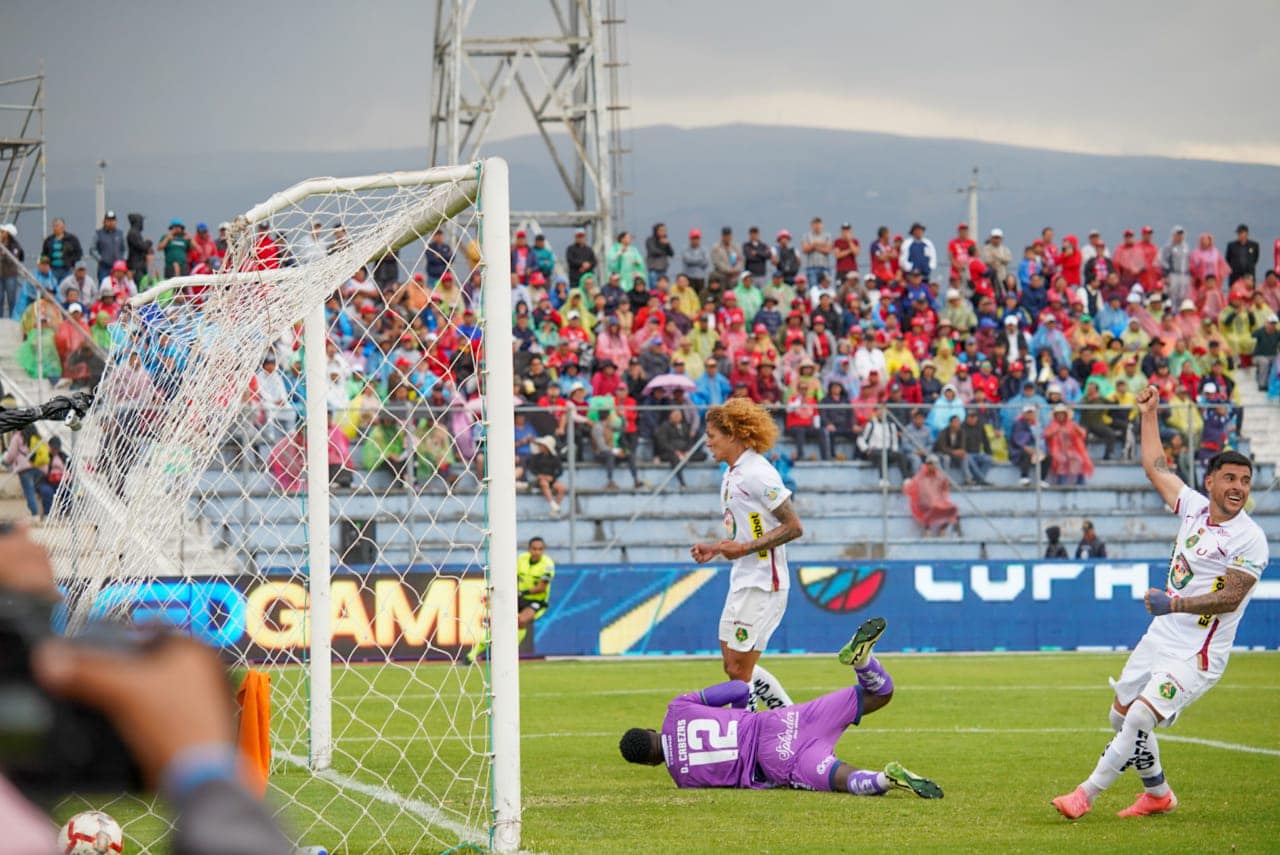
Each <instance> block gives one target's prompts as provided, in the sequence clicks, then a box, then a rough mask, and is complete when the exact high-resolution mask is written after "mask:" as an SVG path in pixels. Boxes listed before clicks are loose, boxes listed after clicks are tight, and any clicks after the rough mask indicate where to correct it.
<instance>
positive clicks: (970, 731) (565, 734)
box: [334, 727, 1280, 757]
mask: <svg viewBox="0 0 1280 855" xmlns="http://www.w3.org/2000/svg"><path fill="white" fill-rule="evenodd" d="M857 732H858V733H875V734H893V733H916V734H942V735H953V736H970V735H977V736H981V735H995V736H999V735H1013V734H1023V735H1035V734H1045V735H1048V734H1052V733H1111V732H1112V731H1111V729H1110V728H1108V727H859V728H858V730H857ZM617 735H618V734H617V733H616V732H614V731H553V732H550V733H522V734H520V738H521V739H582V738H584V737H585V738H588V739H603V738H605V737H609V736H617ZM1158 738H1159V739H1161V740H1164V741H1168V742H1185V743H1187V744H1189V745H1202V746H1204V747H1206V748H1219V749H1222V750H1223V751H1238V752H1241V753H1243V754H1264V755H1267V756H1269V757H1280V749H1277V748H1263V747H1260V746H1257V745H1241V744H1238V743H1235V742H1220V741H1218V740H1216V739H1202V738H1200V737H1198V736H1178V735H1177V734H1171V733H1163V732H1161V733H1159V734H1158ZM469 739H473V737H466V736H422V735H413V736H348V737H342V736H339V737H337V739H335V740H334V741H335V743H336V744H337V745H339V746H341V745H342V744H343V743H374V742H389V743H408V742H415V741H418V740H424V741H431V742H443V741H448V740H454V741H467V740H469Z"/></svg>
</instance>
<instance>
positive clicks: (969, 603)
mask: <svg viewBox="0 0 1280 855" xmlns="http://www.w3.org/2000/svg"><path fill="white" fill-rule="evenodd" d="M1167 566H1168V562H1167V561H1165V560H1160V561H1041V562H986V563H975V562H969V561H964V562H960V561H935V562H928V563H926V562H919V561H886V562H878V563H866V562H839V561H837V562H831V563H829V564H812V563H810V564H802V565H800V566H798V567H794V568H793V580H792V581H793V585H792V588H791V594H790V598H789V601H788V605H787V615H786V618H785V619H784V620H783V622H782V626H781V627H779V629H778V631H777V632H776V633H774V636H773V638H772V640H771V641H770V643H769V650H770V651H773V652H792V653H812V652H829V651H831V650H834V649H836V648H838V647H839V646H840V645H841V644H843V643H844V642H845V641H846V640H847V639H848V637H849V634H850V633H851V632H852V630H853V629H854V628H856V626H857V625H858V623H859V622H861V621H862V620H863V619H865V618H867V617H870V616H872V615H881V616H883V617H885V618H887V619H888V621H889V625H890V627H891V628H892V631H891V632H890V633H889V634H887V635H886V636H885V640H884V642H883V649H889V650H909V651H1002V650H1022V651H1029V650H1076V649H1081V648H1084V649H1089V648H1116V647H1120V648H1128V647H1132V646H1133V645H1134V644H1135V643H1136V642H1137V640H1138V638H1139V637H1140V636H1141V635H1142V632H1143V631H1144V629H1145V627H1146V624H1147V621H1148V620H1149V616H1148V615H1147V613H1146V610H1145V608H1144V606H1143V603H1142V595H1143V593H1144V592H1145V591H1146V590H1147V589H1148V588H1149V587H1153V586H1154V587H1163V586H1164V577H1165V573H1166V568H1167ZM1268 577H1271V580H1272V581H1263V582H1261V583H1260V585H1259V588H1258V590H1257V591H1256V592H1255V594H1254V597H1253V600H1252V602H1251V603H1250V605H1249V608H1248V611H1247V613H1246V616H1245V619H1244V621H1243V623H1242V624H1241V627H1240V630H1239V632H1238V633H1237V635H1236V644H1237V645H1239V646H1244V647H1257V648H1266V649H1271V650H1274V649H1278V648H1280V581H1274V580H1276V579H1277V577H1280V561H1273V562H1272V563H1271V565H1270V566H1269V567H1268V571H1267V572H1266V573H1264V574H1263V579H1264V580H1266V579H1267V578H1268ZM728 581H729V573H728V568H727V567H708V568H701V567H694V566H691V565H686V564H679V565H674V564H667V565H632V566H627V567H622V566H617V567H580V566H579V567H566V568H563V569H562V570H559V571H557V573H556V580H555V585H554V587H553V588H552V600H553V605H552V607H551V608H550V609H549V610H548V612H547V614H546V615H545V616H544V617H543V618H541V619H540V620H539V621H537V623H536V624H535V626H536V629H537V631H536V637H535V642H534V643H535V646H536V649H537V652H538V653H540V654H545V655H561V654H583V653H603V654H632V655H662V654H678V653H704V652H716V653H717V654H718V653H719V645H718V642H717V639H716V631H717V627H718V624H719V617H720V610H721V607H722V606H723V604H724V597H725V591H726V590H727V588H728Z"/></svg>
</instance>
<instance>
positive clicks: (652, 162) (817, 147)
mask: <svg viewBox="0 0 1280 855" xmlns="http://www.w3.org/2000/svg"><path fill="white" fill-rule="evenodd" d="M630 136H631V139H630V147H631V149H632V153H631V154H630V155H628V159H627V162H626V163H627V166H626V172H627V174H626V176H625V177H624V185H625V187H626V188H627V189H628V190H630V192H631V195H630V196H629V197H628V198H627V199H626V203H625V218H624V221H623V225H624V226H626V227H628V228H631V229H633V230H634V231H635V232H637V234H638V236H639V237H641V238H643V236H644V235H645V234H647V233H648V231H649V228H650V226H651V225H652V223H654V222H656V221H658V220H661V221H664V222H666V223H667V224H668V226H669V227H670V229H671V233H672V235H674V236H675V237H676V244H677V246H681V245H683V242H684V233H685V232H686V231H687V229H688V228H689V227H691V226H695V225H696V226H698V227H700V228H702V229H703V231H704V232H705V233H707V234H708V235H711V236H712V239H714V234H715V232H716V231H717V230H718V229H719V227H720V226H721V225H726V224H728V225H733V226H734V228H735V232H736V233H737V235H738V236H739V237H742V236H744V235H745V231H746V227H747V225H749V224H751V225H759V226H760V227H761V228H762V229H763V230H764V232H765V235H766V237H767V238H769V239H772V236H773V234H774V233H775V232H776V230H777V229H778V228H780V227H786V228H789V229H791V231H792V232H798V231H800V230H803V229H805V228H807V224H808V221H809V219H810V217H812V216H813V215H814V214H820V215H822V216H823V217H824V219H825V220H826V222H827V224H828V226H829V227H830V228H831V229H832V230H833V231H834V230H835V228H836V227H837V226H838V225H839V223H840V222H841V221H842V220H849V221H850V222H852V223H853V224H854V227H855V231H856V233H857V234H858V235H859V236H860V237H862V238H863V239H864V241H866V240H867V239H869V238H871V237H873V236H874V231H875V227H876V226H878V225H881V224H884V225H888V226H889V227H890V228H891V229H893V230H894V231H895V232H904V231H906V228H907V226H909V225H910V223H911V222H912V221H913V220H920V221H921V222H924V223H925V224H926V225H927V226H928V227H929V234H930V235H931V236H932V237H933V238H934V239H935V241H937V242H939V243H940V244H945V242H946V240H947V239H949V238H950V237H951V235H952V234H953V233H954V227H955V225H956V223H958V222H959V221H960V220H962V219H964V218H965V215H966V210H967V207H966V201H965V196H964V194H963V193H960V192H957V191H958V190H959V188H961V187H963V186H964V185H965V184H966V182H967V181H968V178H969V172H970V170H971V169H972V167H974V166H978V167H979V168H980V183H981V184H982V185H983V186H984V187H987V188H990V189H985V190H983V192H982V193H981V203H982V204H981V210H980V223H981V227H982V231H983V232H984V234H985V232H986V230H987V229H989V228H991V227H992V226H997V225H998V226H1001V227H1002V228H1004V230H1005V233H1006V235H1007V236H1008V239H1009V241H1010V242H1011V243H1012V244H1013V245H1014V246H1015V247H1016V246H1021V245H1023V244H1025V243H1026V242H1028V241H1030V239H1031V238H1032V237H1033V236H1034V235H1035V234H1038V232H1039V229H1040V227H1041V226H1044V225H1053V226H1055V227H1056V228H1057V231H1058V236H1059V238H1061V236H1062V235H1064V234H1067V233H1069V232H1074V233H1076V234H1079V235H1080V236H1081V237H1082V238H1083V236H1084V235H1085V234H1086V233H1087V232H1088V231H1089V229H1090V228H1091V227H1096V228H1099V229H1101V230H1102V232H1103V235H1104V238H1105V239H1106V240H1107V242H1108V243H1111V244H1114V243H1116V242H1118V240H1119V238H1120V233H1121V231H1122V230H1123V229H1124V228H1125V227H1126V226H1132V227H1135V228H1137V227H1139V226H1142V225H1147V224H1149V225H1151V226H1153V227H1155V229H1156V233H1157V237H1158V239H1159V240H1160V241H1161V242H1163V241H1164V240H1165V239H1166V238H1167V235H1168V232H1169V228H1170V226H1172V225H1173V224H1175V223H1177V224H1181V225H1183V226H1184V227H1185V228H1186V229H1187V231H1188V232H1189V233H1190V234H1191V235H1192V236H1193V237H1194V236H1195V235H1196V234H1198V233H1199V232H1201V231H1210V232H1212V233H1213V234H1214V235H1215V236H1216V238H1217V240H1218V243H1219V245H1221V244H1222V243H1224V242H1225V241H1227V240H1229V239H1230V238H1231V237H1232V235H1233V232H1234V229H1235V226H1236V224H1237V223H1239V222H1241V221H1244V222H1247V223H1249V224H1250V226H1251V227H1252V229H1253V231H1254V235H1255V237H1256V238H1257V239H1258V240H1260V241H1262V242H1263V244H1264V247H1267V249H1268V251H1267V252H1265V253H1264V256H1265V259H1266V260H1269V259H1270V253H1269V245H1270V242H1271V241H1272V240H1274V238H1275V237H1276V235H1277V234H1280V167H1273V166H1258V165H1251V164H1234V163H1218V162H1214V161H1203V160H1179V159H1173V158H1162V157H1119V156H1098V155H1084V154H1066V153H1062V152H1055V151H1048V150H1044V149H1032V148H1020V147H1016V146H1008V145H995V144H990V143H980V142H970V141H966V140H948V139H922V138H913V137H900V136H893V135H889V134H874V133H861V132H851V131H831V130H815V129H807V128H784V127H771V126H760V125H731V126H724V127H715V128H699V129H693V130H685V129H680V128H675V127H668V126H654V127H646V128H640V129H637V130H635V131H633V132H632V133H631V135H630ZM490 152H491V153H492V154H497V155H502V156H503V157H506V158H507V159H508V161H509V162H510V164H511V176H512V207H513V208H514V209H516V210H521V209H524V210H537V209H541V210H547V209H551V208H555V207H558V206H564V205H566V204H567V203H566V198H565V196H564V192H563V190H562V188H561V186H560V183H559V179H558V177H557V176H556V173H555V171H554V169H553V167H552V166H551V165H550V164H549V162H548V161H547V158H546V157H545V155H544V154H543V149H542V143H541V141H540V140H539V138H537V137H534V136H528V137H521V138H517V139H512V140H507V141H504V142H497V143H494V144H493V145H492V146H490ZM424 158H425V154H424V152H422V151H414V150H394V151H385V150H384V151H378V150H370V151H362V152H336V153H313V152H252V153H244V152H240V153H212V154H190V155H181V156H165V157H151V158H145V159H144V158H128V159H122V160H120V161H118V162H113V163H112V164H111V165H110V167H109V169H108V178H107V182H108V204H109V205H110V206H111V207H113V208H115V209H116V210H117V211H118V212H119V213H120V214H121V218H122V221H123V215H124V213H125V212H127V211H132V210H137V211H142V212H144V213H145V214H147V215H148V228H147V231H148V232H149V233H151V234H154V235H159V234H161V233H162V232H163V229H164V226H165V223H166V222H167V221H168V219H169V218H170V217H172V216H178V217H181V218H183V219H184V220H185V221H186V222H187V223H188V225H193V224H194V223H195V222H197V221H199V220H205V221H208V222H209V223H210V224H211V225H212V224H215V223H216V222H218V221H219V220H223V219H229V218H230V217H232V216H233V215H235V214H236V213H238V212H241V211H244V210H246V209H247V208H248V207H249V206H251V205H253V204H254V203H256V202H258V201H261V200H262V199H264V198H266V197H267V196H268V195H269V194H270V193H272V192H274V191H275V190H278V189H281V188H282V187H284V186H286V185H288V184H290V183H292V182H294V181H298V180H301V179H303V178H308V177H311V176H314V175H342V174H360V173H365V172H376V171H384V170H388V169H414V168H419V167H421V166H422V165H423V162H424ZM93 174H94V173H93V167H92V165H91V164H86V165H84V166H82V167H76V166H67V165H65V164H59V163H57V162H56V161H55V162H52V163H50V173H49V202H50V215H51V216H53V215H58V214H62V215H64V216H66V217H67V219H68V220H69V221H70V223H71V228H72V230H73V231H76V232H77V233H79V234H80V236H81V237H82V238H85V237H87V236H88V235H89V234H91V233H92V230H93V228H92V223H91V220H92V218H93ZM37 229H38V225H37V224H36V222H35V221H34V219H31V218H28V219H27V220H26V221H25V222H23V223H22V238H23V241H24V243H25V244H26V245H27V246H28V247H30V246H32V243H33V241H34V240H35V239H36V235H35V234H34V232H35V231H36V230H37ZM552 238H553V241H554V242H555V243H557V244H562V243H563V241H564V236H563V235H554V234H553V235H552Z"/></svg>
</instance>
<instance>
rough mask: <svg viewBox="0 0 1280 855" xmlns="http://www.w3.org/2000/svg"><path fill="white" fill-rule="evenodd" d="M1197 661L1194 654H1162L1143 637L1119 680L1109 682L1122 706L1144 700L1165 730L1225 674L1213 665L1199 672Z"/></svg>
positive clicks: (1220, 664)
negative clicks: (1160, 718)
mask: <svg viewBox="0 0 1280 855" xmlns="http://www.w3.org/2000/svg"><path fill="white" fill-rule="evenodd" d="M1197 659H1198V657H1197V655H1196V654H1194V653H1192V654H1190V655H1189V656H1181V655H1178V654H1169V653H1165V652H1163V651H1161V650H1160V649H1159V647H1158V646H1157V644H1156V643H1155V642H1154V641H1152V640H1151V639H1150V638H1148V637H1147V636H1145V635H1144V636H1143V637H1142V640H1141V641H1139V642H1138V646H1137V647H1135V648H1133V652H1132V653H1130V654H1129V660H1128V661H1127V662H1125V663H1124V670H1122V671H1121V672H1120V677H1119V678H1118V679H1113V680H1109V682H1110V683H1111V688H1112V689H1114V690H1115V693H1116V699H1117V700H1119V701H1120V703H1121V704H1123V705H1125V706H1128V705H1129V704H1132V703H1133V702H1134V701H1135V700H1137V699H1138V697H1139V696H1141V697H1143V698H1146V699H1147V700H1148V701H1149V702H1150V703H1151V706H1152V707H1153V708H1155V711H1156V712H1158V713H1159V714H1160V715H1161V716H1163V717H1164V720H1163V721H1162V722H1161V724H1164V725H1166V726H1168V725H1170V724H1172V723H1173V718H1174V717H1175V716H1176V715H1177V714H1178V713H1179V712H1180V711H1181V710H1183V709H1185V708H1186V707H1188V706H1190V705H1191V703H1192V702H1193V701H1195V700H1196V699H1198V698H1199V697H1200V696H1201V695H1203V694H1204V693H1205V692H1207V691H1209V690H1210V689H1212V688H1213V686H1214V685H1215V684H1216V683H1217V682H1218V679H1219V678H1220V677H1221V676H1222V672H1223V671H1224V670H1225V663H1216V662H1213V663H1210V670H1208V671H1201V670H1200V666H1199V663H1198V661H1197Z"/></svg>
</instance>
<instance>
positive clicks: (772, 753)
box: [756, 685, 862, 790]
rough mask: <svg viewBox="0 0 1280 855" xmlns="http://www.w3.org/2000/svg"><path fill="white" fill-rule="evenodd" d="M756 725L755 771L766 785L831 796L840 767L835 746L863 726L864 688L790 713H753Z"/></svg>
mask: <svg viewBox="0 0 1280 855" xmlns="http://www.w3.org/2000/svg"><path fill="white" fill-rule="evenodd" d="M756 715H758V716H760V717H761V718H765V719H766V720H765V721H762V722H761V723H760V731H759V734H760V735H759V736H758V737H757V739H758V743H757V745H758V748H757V751H756V765H757V766H758V767H759V769H760V772H761V773H763V777H765V778H766V779H767V780H768V784H769V785H772V786H775V787H795V788H798V789H802V790H830V789H831V776H832V775H833V774H834V773H835V769H836V767H837V766H838V765H840V761H838V760H837V759H836V756H835V754H834V753H833V752H834V751H835V747H836V743H837V742H839V741H840V737H841V736H842V735H843V734H844V732H845V730H846V729H847V728H848V727H849V725H851V724H857V723H858V722H859V721H861V720H862V687H861V686H856V685H855V686H849V687H847V688H844V689H840V690H839V691H837V692H831V693H830V694H826V695H823V696H822V697H820V698H814V699H813V700H811V701H808V702H806V703H803V704H796V705H795V706H793V707H780V708H778V709H775V710H769V711H768V712H762V713H756Z"/></svg>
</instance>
